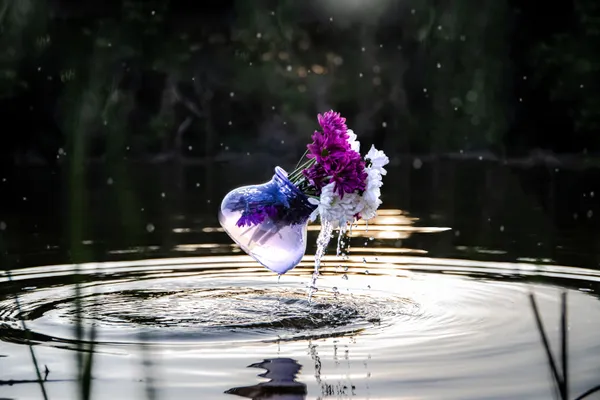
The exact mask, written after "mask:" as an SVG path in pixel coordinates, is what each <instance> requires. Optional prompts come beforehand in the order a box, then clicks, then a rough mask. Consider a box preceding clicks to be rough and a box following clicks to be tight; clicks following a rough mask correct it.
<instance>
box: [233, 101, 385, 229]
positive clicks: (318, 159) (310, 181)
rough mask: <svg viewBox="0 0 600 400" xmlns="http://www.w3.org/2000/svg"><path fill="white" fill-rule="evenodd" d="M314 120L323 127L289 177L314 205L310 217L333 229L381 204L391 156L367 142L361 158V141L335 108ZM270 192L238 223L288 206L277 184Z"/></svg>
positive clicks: (373, 211)
mask: <svg viewBox="0 0 600 400" xmlns="http://www.w3.org/2000/svg"><path fill="white" fill-rule="evenodd" d="M318 121H319V125H320V126H321V131H315V132H314V133H313V135H312V140H313V141H312V143H311V144H309V145H307V148H308V149H307V151H306V153H305V154H304V156H303V157H302V159H301V160H300V162H299V163H298V165H299V166H297V168H296V169H295V170H294V171H292V172H291V173H290V174H289V175H288V179H289V181H290V182H291V183H292V184H294V185H295V186H296V187H297V188H298V189H299V190H300V191H301V192H302V193H304V194H305V195H306V196H307V197H308V201H309V203H310V204H312V205H313V206H314V211H313V212H312V213H311V215H310V220H311V221H314V220H315V219H316V218H317V217H320V219H321V221H322V222H326V223H329V224H331V225H332V227H333V228H334V229H336V228H339V227H340V228H343V227H345V226H346V225H347V224H352V223H354V222H355V221H357V220H359V219H364V220H366V221H368V220H370V219H372V218H373V217H375V216H376V215H377V209H378V208H379V206H380V205H381V200H380V196H381V186H382V185H383V181H382V177H383V175H386V173H387V172H386V170H385V169H384V168H383V167H384V166H385V165H386V164H388V163H389V158H388V157H387V156H386V155H385V153H384V152H383V151H380V150H377V149H376V148H375V146H371V149H370V150H369V152H368V153H367V154H366V155H365V157H364V158H363V157H361V155H360V153H359V151H360V142H359V141H358V140H357V136H356V134H355V133H354V132H353V131H352V130H351V129H348V127H347V126H346V119H345V118H342V117H341V116H340V114H339V113H337V112H334V111H328V112H326V113H324V114H319V115H318ZM305 159H307V160H306V161H304V162H302V161H303V160H305ZM263 194H264V193H263ZM272 195H273V196H272V197H271V198H269V199H263V200H266V201H261V202H258V203H257V207H253V208H249V209H247V210H245V212H243V213H242V215H241V217H240V218H239V220H238V222H237V225H238V226H240V227H242V226H252V225H254V224H260V223H261V222H263V221H264V220H265V219H266V218H267V217H273V216H276V215H277V214H278V213H280V212H281V211H284V210H288V209H290V208H289V207H285V206H286V204H284V202H285V198H283V197H282V196H280V195H279V194H278V192H277V191H276V190H274V191H273V193H272ZM278 197H279V198H278ZM278 205H279V206H283V207H278ZM292 210H293V208H292ZM284 212H285V211H284ZM280 217H281V216H280ZM289 218H293V215H291V216H289ZM289 218H287V219H289ZM284 219H285V218H284Z"/></svg>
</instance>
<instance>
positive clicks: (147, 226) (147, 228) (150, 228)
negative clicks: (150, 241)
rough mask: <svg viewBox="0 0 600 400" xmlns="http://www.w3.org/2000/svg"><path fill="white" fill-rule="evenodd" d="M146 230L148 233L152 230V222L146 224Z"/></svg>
mask: <svg viewBox="0 0 600 400" xmlns="http://www.w3.org/2000/svg"><path fill="white" fill-rule="evenodd" d="M146 230H147V231H148V232H150V233H152V232H154V225H152V224H148V225H146Z"/></svg>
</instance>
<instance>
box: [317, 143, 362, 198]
mask: <svg viewBox="0 0 600 400" xmlns="http://www.w3.org/2000/svg"><path fill="white" fill-rule="evenodd" d="M330 161H331V162H330V163H328V165H326V166H325V170H327V173H328V174H329V175H331V176H332V178H331V180H332V181H333V182H335V186H334V188H333V191H334V192H335V193H337V194H338V195H339V196H340V198H344V194H345V193H353V192H355V191H356V190H365V188H366V180H367V173H366V172H365V162H364V161H363V160H362V158H361V157H360V154H359V153H357V152H356V151H352V150H351V151H347V152H345V153H343V154H340V155H339V156H338V157H335V158H332V159H331V160H330Z"/></svg>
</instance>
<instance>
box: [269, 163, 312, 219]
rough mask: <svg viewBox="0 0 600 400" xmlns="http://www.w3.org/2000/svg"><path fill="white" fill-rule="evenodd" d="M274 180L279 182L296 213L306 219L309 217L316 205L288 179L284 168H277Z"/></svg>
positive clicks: (281, 190)
mask: <svg viewBox="0 0 600 400" xmlns="http://www.w3.org/2000/svg"><path fill="white" fill-rule="evenodd" d="M273 182H274V183H276V184H277V186H278V187H279V190H280V192H281V193H282V194H284V195H285V196H286V198H287V200H288V202H289V204H290V208H292V209H293V210H294V213H295V214H297V216H298V217H302V219H304V220H306V219H308V217H309V216H310V214H311V213H312V212H313V211H314V210H315V208H316V206H315V205H313V204H311V203H310V202H309V201H308V197H307V196H306V195H305V194H304V193H303V192H302V191H301V190H300V189H299V188H298V187H297V186H296V185H294V184H293V183H292V182H291V181H290V180H289V179H288V175H287V173H286V172H285V171H284V170H283V169H282V168H280V167H276V168H275V175H273Z"/></svg>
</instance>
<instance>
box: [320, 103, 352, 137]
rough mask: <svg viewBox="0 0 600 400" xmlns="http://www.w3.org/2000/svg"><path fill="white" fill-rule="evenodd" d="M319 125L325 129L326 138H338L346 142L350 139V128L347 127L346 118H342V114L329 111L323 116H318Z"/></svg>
mask: <svg viewBox="0 0 600 400" xmlns="http://www.w3.org/2000/svg"><path fill="white" fill-rule="evenodd" d="M317 120H318V121H319V125H321V128H322V129H323V133H325V135H326V136H337V137H340V138H342V139H344V140H347V139H348V126H346V118H342V116H341V115H340V113H337V112H335V111H333V110H331V111H327V112H326V113H323V114H322V115H321V114H319V115H318V116H317Z"/></svg>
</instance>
